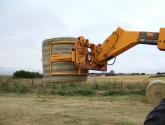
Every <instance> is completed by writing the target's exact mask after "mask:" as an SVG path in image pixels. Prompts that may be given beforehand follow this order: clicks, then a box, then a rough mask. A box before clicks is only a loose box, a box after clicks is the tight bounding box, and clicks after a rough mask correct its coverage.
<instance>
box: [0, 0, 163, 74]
mask: <svg viewBox="0 0 165 125" xmlns="http://www.w3.org/2000/svg"><path fill="white" fill-rule="evenodd" d="M164 5H165V1H164V0H0V43H1V44H0V72H2V71H3V70H5V69H8V70H9V69H11V71H12V70H19V69H25V70H31V71H42V61H41V58H42V53H41V46H42V41H43V40H44V39H47V38H54V37H61V36H73V37H78V36H80V35H83V36H85V37H86V38H88V39H89V40H90V41H92V42H93V43H95V44H98V43H102V41H104V39H105V38H106V37H107V36H108V35H110V34H111V33H112V32H113V31H114V30H115V29H116V28H117V27H118V26H121V27H123V28H124V29H126V30H137V31H155V32H158V31H159V28H160V27H165V7H164ZM108 70H115V72H146V73H155V72H159V71H160V72H165V52H162V51H159V50H158V49H157V48H156V46H147V45H139V46H136V47H134V48H132V49H130V50H129V51H127V52H125V53H123V54H122V55H120V56H118V57H117V60H116V63H115V64H114V65H113V66H111V67H109V68H108Z"/></svg>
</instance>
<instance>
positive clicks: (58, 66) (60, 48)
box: [42, 37, 87, 84]
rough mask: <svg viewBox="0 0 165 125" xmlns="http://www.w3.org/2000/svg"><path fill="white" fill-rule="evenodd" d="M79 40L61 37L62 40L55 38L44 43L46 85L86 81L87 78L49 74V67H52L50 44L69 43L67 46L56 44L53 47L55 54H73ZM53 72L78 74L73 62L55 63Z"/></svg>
mask: <svg viewBox="0 0 165 125" xmlns="http://www.w3.org/2000/svg"><path fill="white" fill-rule="evenodd" d="M76 40H77V39H76V38H73V37H61V38H53V39H47V40H45V41H43V44H42V62H43V73H44V78H43V81H44V83H46V84H49V83H59V82H79V81H85V80H86V79H87V76H83V75H80V76H78V75H77V76H72V75H69V76H51V75H50V74H49V73H50V72H49V66H50V61H49V58H50V44H51V43H52V42H53V43H59V42H68V43H66V44H55V45H53V46H52V49H53V54H71V53H72V48H73V47H74V45H75V41H76ZM52 71H53V72H58V71H59V72H60V71H71V72H73V73H76V72H77V70H76V68H75V66H74V65H73V64H72V62H53V63H52Z"/></svg>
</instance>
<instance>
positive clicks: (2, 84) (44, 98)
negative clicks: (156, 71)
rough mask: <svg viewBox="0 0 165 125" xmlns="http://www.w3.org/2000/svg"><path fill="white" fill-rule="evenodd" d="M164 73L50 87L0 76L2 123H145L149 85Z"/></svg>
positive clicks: (35, 124) (149, 109)
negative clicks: (147, 87) (146, 91)
mask: <svg viewBox="0 0 165 125" xmlns="http://www.w3.org/2000/svg"><path fill="white" fill-rule="evenodd" d="M155 79H161V80H165V77H164V76H149V75H144V76H142V75H141V76H111V77H89V78H88V80H87V81H86V82H85V83H78V84H73V83H72V84H68V83H66V84H56V85H51V86H47V85H44V84H43V83H42V79H35V80H31V79H15V80H13V79H12V78H11V77H4V76H3V77H0V125H143V121H144V120H145V117H146V115H147V114H148V113H149V111H151V109H152V108H153V106H152V105H150V104H147V103H146V101H145V96H144V95H145V89H146V86H147V84H148V83H149V82H150V81H152V80H155Z"/></svg>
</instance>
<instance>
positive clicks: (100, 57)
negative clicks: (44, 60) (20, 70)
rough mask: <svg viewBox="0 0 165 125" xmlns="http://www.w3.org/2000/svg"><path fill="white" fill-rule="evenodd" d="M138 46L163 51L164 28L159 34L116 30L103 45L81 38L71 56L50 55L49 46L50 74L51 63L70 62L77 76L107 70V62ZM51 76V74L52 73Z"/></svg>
mask: <svg viewBox="0 0 165 125" xmlns="http://www.w3.org/2000/svg"><path fill="white" fill-rule="evenodd" d="M138 44H148V45H156V46H157V48H158V49H160V50H165V28H161V29H160V31H159V32H135V31H125V30H124V29H122V28H120V27H119V28H117V30H116V31H114V32H113V33H112V34H111V35H110V36H109V37H108V38H107V39H105V41H104V42H103V44H98V45H95V44H92V42H90V41H89V40H88V39H85V38H84V37H83V36H80V37H78V39H77V41H76V42H75V46H74V48H73V49H72V54H56V55H53V54H52V45H50V48H51V49H50V72H52V70H51V69H52V66H51V64H52V62H54V61H57V62H60V61H71V62H72V63H73V64H74V66H75V68H76V69H78V73H79V74H86V72H87V71H88V70H101V71H105V70H107V62H108V61H109V60H111V59H113V58H115V57H116V56H118V55H120V54H121V53H123V52H125V51H127V50H128V49H129V48H132V47H133V46H135V45H138ZM52 74H53V73H52Z"/></svg>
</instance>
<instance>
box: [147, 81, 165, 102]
mask: <svg viewBox="0 0 165 125" xmlns="http://www.w3.org/2000/svg"><path fill="white" fill-rule="evenodd" d="M163 98H165V82H164V81H161V80H154V81H152V82H150V83H149V84H148V86H147V88H146V100H147V102H148V103H150V104H154V105H156V104H158V103H159V102H160V100H161V99H163Z"/></svg>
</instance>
